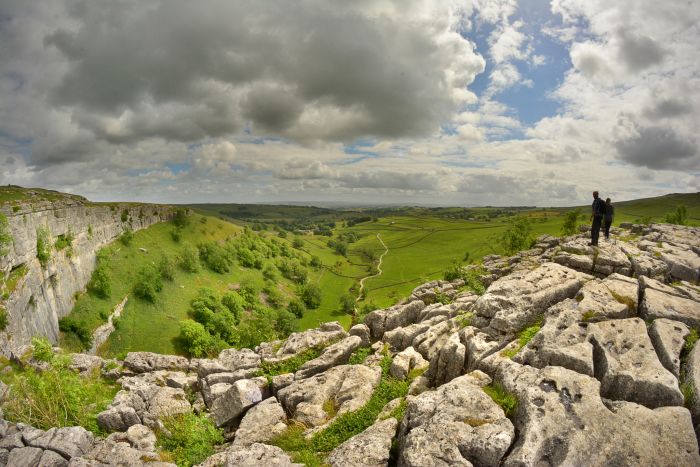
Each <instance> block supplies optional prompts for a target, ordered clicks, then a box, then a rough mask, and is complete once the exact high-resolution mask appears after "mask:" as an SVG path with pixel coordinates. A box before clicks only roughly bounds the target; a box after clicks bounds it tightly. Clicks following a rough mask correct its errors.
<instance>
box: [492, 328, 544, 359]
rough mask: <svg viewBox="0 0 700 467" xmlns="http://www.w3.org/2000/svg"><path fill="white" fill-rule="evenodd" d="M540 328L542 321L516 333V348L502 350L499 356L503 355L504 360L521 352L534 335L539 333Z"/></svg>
mask: <svg viewBox="0 0 700 467" xmlns="http://www.w3.org/2000/svg"><path fill="white" fill-rule="evenodd" d="M541 328H542V321H541V320H539V321H538V322H537V323H536V324H534V325H532V326H528V327H526V328H525V329H523V330H522V331H520V332H519V333H518V345H517V347H515V348H513V349H509V350H504V351H503V352H501V355H503V356H504V357H506V358H513V357H514V356H515V355H516V354H517V353H518V352H520V350H522V348H523V347H525V346H526V345H527V343H528V342H530V341H531V340H532V338H533V337H535V334H537V333H538V332H540V329H541Z"/></svg>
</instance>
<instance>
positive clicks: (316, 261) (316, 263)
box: [309, 255, 323, 269]
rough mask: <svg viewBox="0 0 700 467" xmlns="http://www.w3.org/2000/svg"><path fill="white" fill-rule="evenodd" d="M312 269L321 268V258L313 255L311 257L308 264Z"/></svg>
mask: <svg viewBox="0 0 700 467" xmlns="http://www.w3.org/2000/svg"><path fill="white" fill-rule="evenodd" d="M309 264H310V265H311V267H312V268H314V269H320V268H321V266H323V262H321V258H319V257H318V256H316V255H314V256H312V257H311V261H310V262H309Z"/></svg>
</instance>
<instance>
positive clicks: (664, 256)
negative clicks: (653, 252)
mask: <svg viewBox="0 0 700 467" xmlns="http://www.w3.org/2000/svg"><path fill="white" fill-rule="evenodd" d="M657 252H658V253H659V254H660V259H661V261H663V262H664V263H666V264H667V265H668V268H669V274H670V275H671V277H672V278H675V279H680V280H684V281H689V282H697V281H698V279H700V256H698V254H697V253H696V252H695V251H693V250H691V249H689V248H688V247H687V246H685V245H684V246H683V247H679V246H675V245H670V244H664V246H663V248H660V249H658V250H657Z"/></svg>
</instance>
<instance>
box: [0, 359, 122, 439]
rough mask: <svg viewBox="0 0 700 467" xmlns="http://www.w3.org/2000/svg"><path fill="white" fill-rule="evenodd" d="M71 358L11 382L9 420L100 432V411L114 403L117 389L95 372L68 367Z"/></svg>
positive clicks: (6, 408) (7, 404) (18, 375)
mask: <svg viewBox="0 0 700 467" xmlns="http://www.w3.org/2000/svg"><path fill="white" fill-rule="evenodd" d="M68 361H69V360H68V359H67V358H54V359H53V360H52V363H51V365H50V367H49V369H47V370H45V371H42V372H41V373H37V372H35V371H34V370H33V369H31V368H30V369H28V370H26V371H21V372H19V373H16V374H14V375H13V376H12V379H11V380H10V381H9V386H10V390H11V391H12V394H13V397H11V398H8V399H7V400H6V401H5V402H4V404H3V409H4V411H5V416H6V418H7V419H8V420H11V421H13V422H15V423H19V422H22V423H26V424H28V425H31V426H34V427H36V428H39V429H42V430H48V429H50V428H52V427H64V426H75V425H80V426H82V427H85V428H86V429H87V430H90V431H92V432H93V433H96V434H100V433H101V431H100V429H99V427H98V426H97V421H96V418H97V414H98V413H100V412H101V411H103V410H104V409H105V408H106V407H107V405H108V404H109V403H110V402H112V399H114V396H115V394H116V392H117V388H116V387H115V386H114V385H113V384H111V383H108V382H106V381H105V380H103V379H102V378H100V377H99V376H97V375H95V374H90V375H87V376H80V375H78V374H77V373H75V372H74V371H72V370H70V369H68V368H67V364H68Z"/></svg>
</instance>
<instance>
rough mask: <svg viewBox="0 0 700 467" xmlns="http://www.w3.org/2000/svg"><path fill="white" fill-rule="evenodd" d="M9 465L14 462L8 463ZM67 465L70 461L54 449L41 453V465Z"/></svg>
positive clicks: (59, 466)
mask: <svg viewBox="0 0 700 467" xmlns="http://www.w3.org/2000/svg"><path fill="white" fill-rule="evenodd" d="M8 465H12V464H9V463H8ZM67 465H68V461H67V460H66V459H65V458H64V457H63V456H61V455H60V454H58V453H57V452H54V451H49V450H46V451H44V453H43V454H42V455H41V459H39V467H66V466H67Z"/></svg>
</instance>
